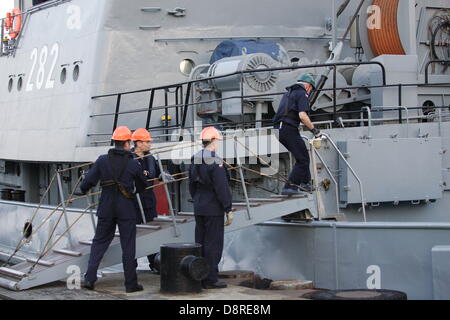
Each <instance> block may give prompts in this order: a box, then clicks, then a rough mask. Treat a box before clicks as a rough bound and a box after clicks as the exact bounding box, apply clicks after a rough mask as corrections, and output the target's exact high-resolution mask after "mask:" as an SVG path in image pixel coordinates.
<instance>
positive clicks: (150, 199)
mask: <svg viewBox="0 0 450 320" xmlns="http://www.w3.org/2000/svg"><path fill="white" fill-rule="evenodd" d="M131 152H132V153H133V158H135V159H136V158H139V156H138V155H137V154H135V153H134V149H131ZM144 156H145V158H142V159H137V161H139V163H140V164H141V166H142V169H143V170H144V175H145V177H146V178H147V180H152V179H156V178H158V177H159V175H160V174H161V170H160V169H159V165H158V163H157V161H156V159H155V157H153V156H150V155H149V153H148V152H144ZM148 185H149V186H153V185H154V181H150V182H148ZM140 196H141V202H142V207H143V208H144V215H145V220H147V222H150V221H153V219H155V218H157V217H158V213H157V212H156V196H155V193H154V192H153V189H148V190H145V191H144V192H143V193H142V194H140ZM136 209H137V212H138V215H137V217H136V222H137V224H141V223H143V221H142V214H141V211H140V208H139V204H138V202H137V201H136Z"/></svg>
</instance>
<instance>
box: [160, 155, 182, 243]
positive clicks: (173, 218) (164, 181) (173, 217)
mask: <svg viewBox="0 0 450 320" xmlns="http://www.w3.org/2000/svg"><path fill="white" fill-rule="evenodd" d="M156 157H157V159H158V165H159V170H160V171H161V173H162V175H161V176H162V180H163V183H164V190H165V191H166V197H167V203H168V204H169V211H170V215H171V216H172V222H173V229H174V231H175V237H177V238H178V237H179V236H180V234H179V233H178V228H177V221H176V219H175V211H174V210H173V205H172V198H171V196H170V193H169V188H168V187H167V180H166V177H165V176H164V174H163V173H164V168H163V165H162V162H161V157H160V156H159V153H158V155H157V156H156Z"/></svg>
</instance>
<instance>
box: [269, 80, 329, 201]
mask: <svg viewBox="0 0 450 320" xmlns="http://www.w3.org/2000/svg"><path fill="white" fill-rule="evenodd" d="M315 85H316V84H315V81H314V78H313V77H312V76H311V75H310V74H304V75H302V76H301V77H300V78H299V79H298V81H297V83H296V84H294V85H292V86H290V87H288V88H286V90H288V92H286V93H285V94H284V96H283V98H282V99H281V102H280V106H279V108H278V111H277V114H276V115H275V117H274V119H273V122H274V127H275V129H279V139H280V142H281V143H282V144H283V145H284V146H285V147H286V149H288V150H289V151H290V152H291V153H292V154H293V156H294V157H295V160H296V162H295V166H294V168H293V169H292V172H291V174H290V175H289V182H287V183H286V185H285V186H284V188H283V190H282V195H287V196H289V195H295V194H299V193H301V191H300V190H299V187H300V189H301V190H302V191H307V192H311V191H313V187H312V185H311V172H310V170H309V163H310V159H309V154H308V149H307V148H306V144H305V141H303V138H302V137H301V136H300V133H299V126H300V122H302V123H303V124H304V125H305V126H306V127H307V128H308V129H309V130H310V131H311V132H312V133H313V135H314V136H315V137H316V138H319V137H320V136H321V133H320V130H318V129H317V128H315V127H314V125H313V124H312V122H311V120H310V118H309V116H308V112H309V110H310V109H309V95H310V94H311V91H312V90H313V89H314V87H315Z"/></svg>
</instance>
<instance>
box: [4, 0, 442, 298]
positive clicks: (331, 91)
mask: <svg viewBox="0 0 450 320" xmlns="http://www.w3.org/2000/svg"><path fill="white" fill-rule="evenodd" d="M15 7H16V9H15V10H14V11H12V13H11V14H10V15H9V16H8V17H6V18H5V19H2V27H1V29H2V42H1V49H0V110H1V113H0V159H1V160H0V185H1V187H2V188H3V190H2V200H0V257H1V258H2V260H4V261H6V262H8V263H10V264H12V265H9V266H4V267H2V268H0V286H3V287H7V288H9V289H12V290H24V289H27V288H31V287H34V286H37V285H41V284H45V283H48V282H51V281H55V280H60V279H64V278H65V277H67V268H68V267H70V266H71V265H78V266H79V267H80V268H81V269H82V270H83V268H85V267H86V264H87V258H88V254H89V244H90V239H91V238H92V236H93V230H94V229H93V227H95V223H96V221H95V218H94V215H93V213H94V212H95V203H96V202H97V201H98V194H97V195H92V197H80V199H78V200H76V201H73V202H70V203H68V202H67V200H68V199H70V198H73V196H74V192H75V190H76V187H77V185H78V183H79V180H80V179H82V177H83V174H84V173H85V171H87V170H89V165H88V163H90V162H92V161H95V160H96V158H97V157H98V156H99V155H100V154H103V153H105V152H106V151H107V150H108V149H109V148H110V142H111V141H110V136H111V134H112V132H113V130H114V129H115V128H116V127H117V126H119V125H126V126H128V127H129V128H131V129H133V130H134V129H137V128H143V127H145V128H147V129H149V130H150V132H151V133H152V135H153V136H154V137H156V138H157V139H156V140H155V141H154V143H153V144H152V150H153V153H154V154H155V156H157V158H158V160H159V165H160V166H161V167H162V168H164V169H165V170H168V171H170V173H172V174H173V175H177V176H178V177H180V179H176V182H174V183H167V184H166V183H163V184H161V185H160V186H159V187H158V188H156V191H155V192H156V193H157V198H158V203H159V207H158V210H159V213H160V218H159V220H158V221H155V222H153V223H149V224H145V225H142V226H139V228H140V229H139V230H140V232H138V239H137V244H138V250H137V251H138V257H144V256H146V255H147V254H150V253H154V252H156V251H158V248H159V246H160V245H162V244H164V243H170V242H183V241H191V242H192V241H193V239H194V238H193V222H192V218H191V217H190V215H191V212H192V203H191V199H190V196H189V194H188V188H187V183H186V180H185V179H183V173H184V172H185V170H186V168H187V166H188V165H189V163H188V160H189V159H190V157H191V155H192V154H193V153H194V152H196V150H198V148H199V147H200V146H198V144H196V141H197V140H198V134H199V132H200V130H201V128H202V127H204V126H207V125H208V126H209V125H214V126H216V127H218V128H219V129H221V130H222V131H223V132H224V134H225V141H224V143H223V149H222V152H221V155H222V156H223V158H224V159H225V160H226V162H227V163H228V164H229V165H230V172H232V185H231V186H232V190H233V197H234V200H235V202H236V203H235V207H236V208H237V210H238V211H237V213H236V216H237V217H236V221H235V222H234V223H233V225H232V226H231V227H230V228H227V231H228V233H227V235H226V239H225V250H224V258H223V263H222V268H223V269H226V270H230V269H253V270H256V271H257V272H258V273H260V274H262V275H264V276H265V277H268V278H271V279H276V280H285V279H293V278H295V279H299V278H300V279H308V280H312V281H314V283H315V285H316V287H320V288H328V289H352V288H368V289H393V290H401V291H404V292H406V293H407V294H408V297H410V298H413V299H450V281H449V280H448V279H450V271H449V270H450V269H449V268H448V266H449V265H450V238H449V236H448V235H449V232H450V193H449V190H450V158H449V154H450V153H449V151H448V149H449V148H450V122H449V120H450V70H449V66H450V5H449V3H448V1H447V0H365V1H360V0H342V1H333V0H317V1H314V2H306V1H292V0H281V1H277V2H274V1H269V0H260V1H252V0H245V1H236V0H228V1H217V0H214V1H211V0H196V1H186V0H165V1H159V0H132V1H123V0H96V1H90V0H51V1H29V0H16V1H15ZM304 73H312V74H313V75H314V76H315V77H316V79H317V80H318V83H319V84H320V85H319V89H320V90H318V91H316V93H315V94H314V95H313V98H312V100H313V101H312V106H311V108H312V111H311V118H312V120H313V121H314V123H315V124H316V126H317V127H319V128H321V130H322V132H324V139H323V140H322V141H321V143H320V146H319V145H318V144H317V141H316V144H314V143H313V139H312V135H311V134H310V133H309V132H307V131H304V129H302V132H301V133H302V136H304V138H305V140H306V141H308V142H309V143H308V145H309V147H310V154H311V160H312V161H311V170H312V174H313V181H314V185H315V187H316V191H314V192H313V193H311V194H305V195H304V196H301V197H293V198H285V197H281V196H279V194H280V192H281V188H282V186H283V183H284V181H285V179H286V176H287V175H288V173H289V171H290V168H291V166H292V159H291V156H290V155H289V153H288V152H287V150H286V149H284V147H283V146H282V145H281V144H280V143H279V142H278V140H277V133H276V131H275V130H274V129H273V124H272V121H271V119H272V117H273V115H274V113H275V112H276V110H277V108H278V105H279V102H280V100H281V96H282V94H283V93H284V92H285V87H287V86H289V85H291V84H292V83H294V82H295V81H296V79H297V78H298V77H299V75H301V74H304ZM118 263H120V247H119V244H118V241H117V243H116V242H113V245H112V246H111V249H110V250H109V251H108V253H107V256H106V258H105V261H104V263H103V266H104V267H108V266H112V265H115V264H118Z"/></svg>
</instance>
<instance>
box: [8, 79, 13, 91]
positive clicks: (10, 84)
mask: <svg viewBox="0 0 450 320" xmlns="http://www.w3.org/2000/svg"><path fill="white" fill-rule="evenodd" d="M13 85H14V80H13V78H9V81H8V91H9V92H11V91H12V88H13Z"/></svg>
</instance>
